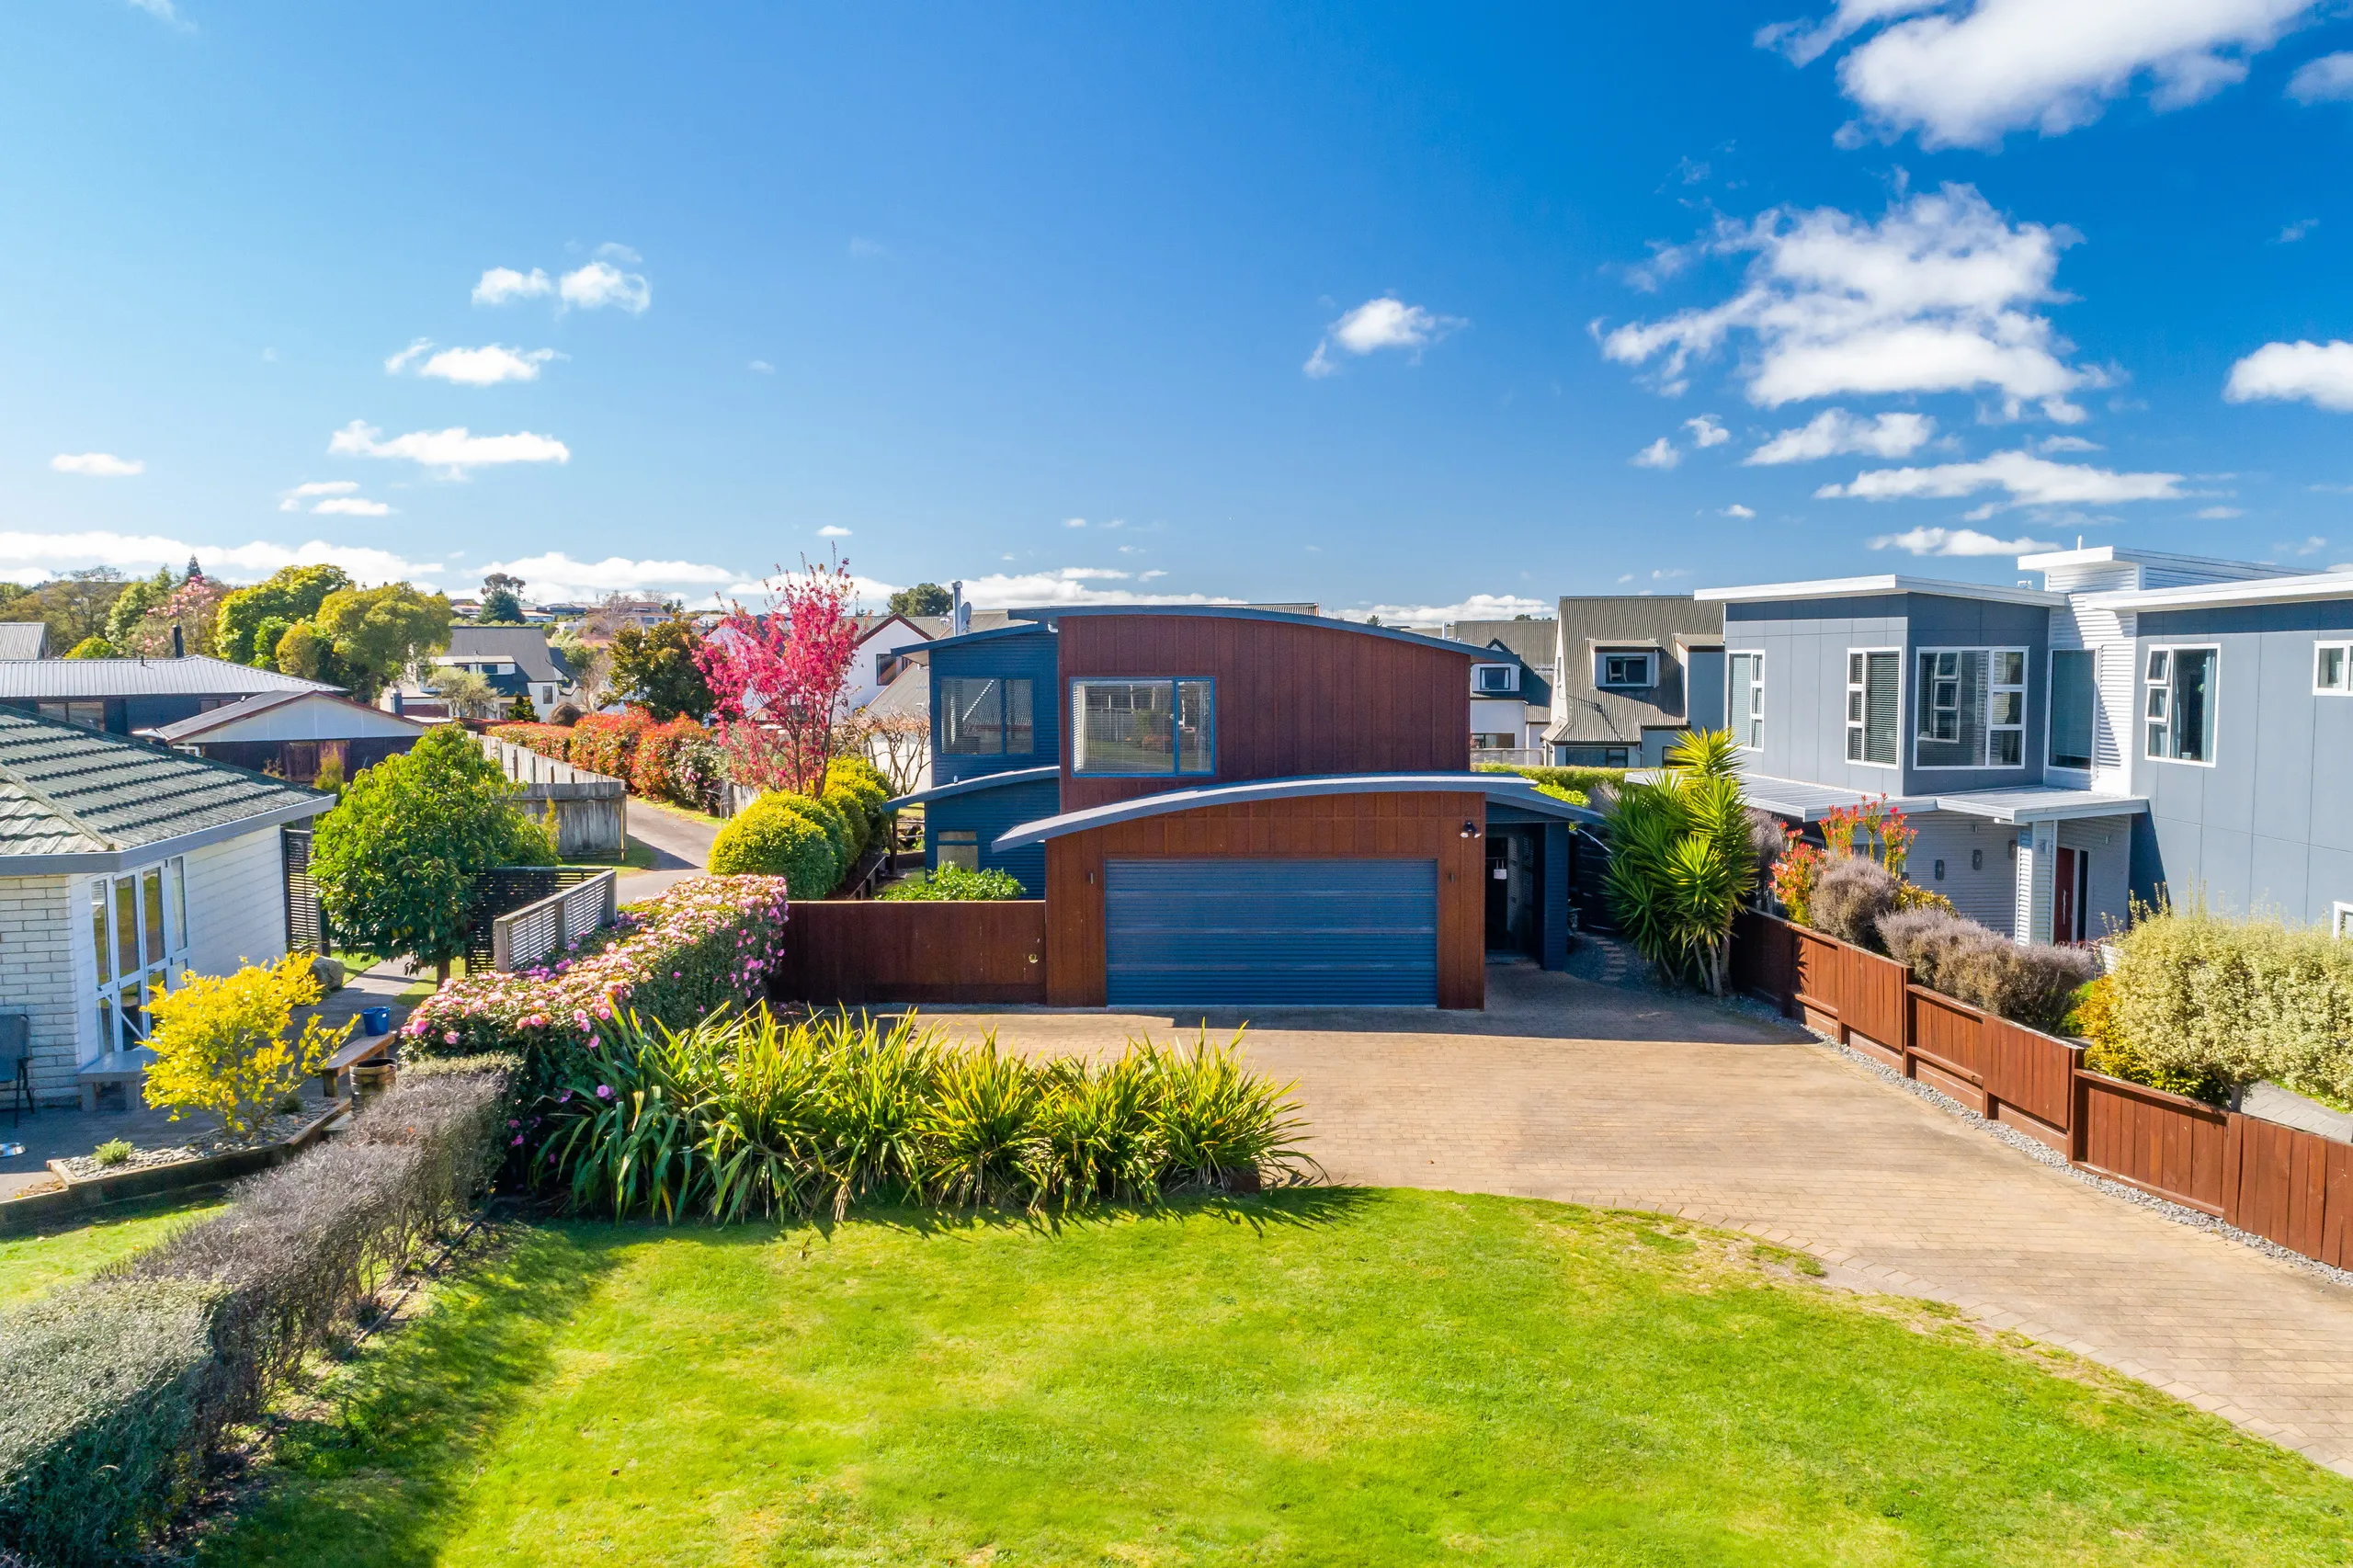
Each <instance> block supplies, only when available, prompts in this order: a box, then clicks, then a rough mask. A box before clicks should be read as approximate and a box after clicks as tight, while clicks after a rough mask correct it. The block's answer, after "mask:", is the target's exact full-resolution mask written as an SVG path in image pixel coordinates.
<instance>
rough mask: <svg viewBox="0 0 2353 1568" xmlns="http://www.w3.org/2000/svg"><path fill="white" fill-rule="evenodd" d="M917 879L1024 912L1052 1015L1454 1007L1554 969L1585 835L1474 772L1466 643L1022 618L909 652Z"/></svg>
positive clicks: (1074, 613) (1380, 632) (1571, 819)
mask: <svg viewBox="0 0 2353 1568" xmlns="http://www.w3.org/2000/svg"><path fill="white" fill-rule="evenodd" d="M922 656H923V657H924V658H925V660H926V662H927V664H928V665H929V676H930V686H931V712H932V757H931V778H932V782H931V785H930V787H929V788H928V789H926V790H923V791H921V792H919V793H917V794H915V795H911V796H908V797H905V798H904V800H903V801H901V802H900V803H901V804H920V805H922V806H923V808H924V812H925V823H926V831H925V851H924V853H925V861H926V866H927V867H929V868H935V869H936V868H938V867H939V866H944V865H955V866H964V867H968V868H973V869H979V868H987V867H994V868H996V869H1002V870H1005V871H1006V872H1009V873H1011V874H1012V875H1013V876H1015V877H1017V879H1019V880H1020V881H1021V883H1022V884H1023V886H1024V887H1025V888H1026V889H1028V890H1029V892H1031V893H1032V894H1033V895H1039V896H1042V897H1043V899H1044V901H1045V904H1046V928H1047V935H1046V942H1045V950H1044V952H1043V954H1042V955H1041V957H1042V961H1043V962H1044V963H1045V965H1046V970H1047V972H1046V981H1045V989H1046V994H1047V997H1048V999H1049V1001H1051V1003H1053V1004H1055V1005H1058V1006H1142V1007H1163V1006H1167V1007H1185V1006H1233V1005H1253V1006H1259V1005H1266V1006H1278V1005H1279V1006H1297V1005H1405V1006H1412V1005H1422V1006H1443V1007H1477V1006H1483V1002H1484V998H1485V965H1486V963H1487V960H1488V956H1489V954H1490V952H1491V951H1493V952H1498V953H1508V954H1514V955H1525V956H1527V957H1530V958H1534V959H1536V960H1540V961H1542V962H1544V963H1546V964H1548V965H1552V966H1557V965H1558V964H1560V963H1561V962H1563V960H1564V959H1565V955H1566V952H1567V943H1568V925H1569V918H1570V916H1569V888H1570V885H1571V876H1572V870H1573V856H1574V853H1575V851H1574V847H1573V845H1572V829H1573V828H1574V826H1575V825H1576V824H1578V823H1579V822H1580V821H1584V820H1590V819H1591V817H1592V813H1591V812H1586V811H1584V810H1583V809H1582V808H1578V807H1574V806H1571V805H1569V804H1567V803H1566V802H1564V801H1560V800H1557V799H1555V798H1553V797H1551V796H1546V795H1543V794H1540V793H1539V792H1538V791H1537V790H1536V789H1535V788H1534V787H1533V786H1532V785H1530V784H1529V782H1528V781H1527V780H1526V779H1524V778H1519V777H1518V776H1517V775H1512V774H1491V773H1479V772H1473V771H1472V770H1471V769H1470V767H1469V766H1468V763H1469V759H1470V756H1471V700H1472V687H1471V665H1472V663H1473V662H1474V661H1475V660H1477V659H1478V658H1479V657H1480V656H1481V654H1480V650H1479V649H1477V648H1475V647H1472V646H1470V645H1468V644H1465V643H1462V642H1449V641H1447V640H1444V639H1440V638H1436V637H1427V636H1423V635H1420V634H1418V633H1414V632H1407V631H1398V630H1394V629H1391V628H1383V627H1377V626H1368V625H1362V624H1358V623H1356V622H1352V621H1343V620H1334V619H1324V618H1323V617H1319V616H1313V615H1306V614H1299V613H1295V612H1290V611H1285V610H1274V609H1261V608H1249V607H1226V606H1198V607H1196V606H1186V607H1164V606H1086V607H1083V608H1081V607H1055V608H1043V609H1021V610H1015V611H1013V612H1011V616H1010V618H1009V619H1008V620H1007V622H1006V624H1005V625H1003V626H1000V627H996V628H993V629H990V630H987V631H972V632H969V633H967V634H965V635H963V636H953V637H946V638H942V639H939V640H938V641H935V642H930V643H929V644H927V645H926V647H925V648H924V649H923V650H922Z"/></svg>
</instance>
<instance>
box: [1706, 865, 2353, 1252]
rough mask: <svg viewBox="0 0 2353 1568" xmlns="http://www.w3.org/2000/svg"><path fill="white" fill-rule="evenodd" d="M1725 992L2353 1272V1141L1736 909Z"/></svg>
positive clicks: (2080, 1156)
mask: <svg viewBox="0 0 2353 1568" xmlns="http://www.w3.org/2000/svg"><path fill="white" fill-rule="evenodd" d="M1732 974H1733V983H1734V984H1735V985H1737V986H1739V987H1740V988H1741V989H1742V990H1744V991H1746V992H1748V993H1749V994H1752V995H1756V996H1760V997H1763V998H1764V999H1766V1000H1767V1001H1769V1002H1772V1003H1773V1004H1775V1005H1776V1006H1779V1008H1780V1009H1781V1011H1782V1012H1783V1013H1784V1014H1785V1015H1787V1016H1788V1017H1795V1018H1802V1019H1803V1020H1804V1021H1805V1022H1806V1023H1807V1024H1808V1025H1809V1026H1810V1027H1812V1028H1816V1029H1818V1030H1820V1031H1821V1032H1822V1033H1824V1034H1826V1035H1829V1036H1830V1037H1831V1038H1832V1039H1834V1040H1838V1041H1839V1042H1840V1043H1841V1044H1846V1045H1851V1046H1854V1047H1855V1048H1857V1049H1858V1050H1860V1051H1864V1052H1865V1053H1866V1054H1868V1055H1871V1056H1875V1057H1877V1058H1879V1059H1880V1060H1881V1061H1883V1062H1887V1063H1888V1064H1889V1065H1890V1066H1892V1067H1895V1068H1897V1069H1898V1070H1899V1071H1901V1072H1902V1073H1903V1074H1904V1075H1905V1076H1907V1077H1910V1078H1913V1079H1915V1080H1917V1081H1919V1082H1921V1083H1924V1084H1927V1085H1930V1086H1931V1087H1933V1088H1936V1089H1938V1090H1939V1091H1940V1092H1942V1093H1944V1094H1947V1095H1949V1096H1952V1097H1953V1098H1954V1099H1957V1100H1959V1101H1960V1102H1961V1104H1963V1105H1965V1106H1967V1107H1969V1108H1971V1109H1972V1110H1973V1111H1976V1112H1977V1113H1978V1114H1979V1115H1981V1116H1984V1117H1985V1118H1986V1119H1989V1120H1994V1121H1999V1122H2002V1123H2003V1124H2005V1125H2006V1126H2010V1127H2015V1128H2017V1129H2018V1130H2019V1131H2022V1132H2025V1133H2028V1134H2029V1135H2030V1136H2032V1137H2035V1138H2038V1139H2040V1140H2041V1141H2042V1142H2045V1143H2048V1144H2049V1145H2050V1146H2051V1147H2052V1148H2053V1149H2056V1150H2058V1151H2059V1152H2060V1153H2063V1154H2065V1155H2066V1156H2067V1158H2068V1160H2069V1161H2070V1162H2071V1163H2072V1164H2074V1165H2078V1166H2080V1167H2082V1168H2083V1169H2086V1170H2089V1171H2095V1172H2097V1173H2098V1174H2099V1175H2101V1176H2108V1177H2109V1178H2111V1179H2113V1180H2116V1181H2120V1182H2123V1183H2125V1184H2127V1185H2128V1186H2131V1187H2139V1188H2141V1189H2142V1190H2143V1191H2144V1192H2151V1193H2154V1194H2156V1195H2157V1196H2159V1197H2161V1198H2166V1199H2172V1200H2173V1201H2174V1202H2176V1203H2180V1204H2183V1205H2185V1206H2187V1207H2188V1208H2191V1209H2195V1210H2199V1211H2200V1212H2201V1213H2206V1214H2211V1215H2214V1216H2216V1217H2217V1218H2219V1219H2222V1220H2223V1221H2227V1222H2228V1223H2230V1224H2233V1225H2236V1226H2237V1227H2239V1228H2240V1229H2241V1230H2244V1231H2249V1232H2252V1233H2255V1234H2256V1235H2259V1236H2262V1237H2264V1238H2266V1239H2267V1240H2269V1241H2274V1242H2277V1243H2279V1244H2280V1245H2281V1246H2284V1247H2289V1248H2291V1249H2292V1250H2294V1251H2296V1252H2300V1253H2302V1254H2303V1255H2304V1256H2307V1257H2313V1258H2318V1259H2319V1260H2320V1261H2322V1262H2323V1263H2326V1264H2330V1265H2333V1266H2335V1267H2340V1268H2343V1267H2353V1144H2347V1143H2341V1142H2337V1141H2336V1140H2335V1139H2332V1138H2324V1137H2322V1136H2321V1135H2319V1134H2318V1133H2314V1132H2306V1131H2302V1129H2300V1128H2293V1127H2283V1126H2281V1125H2279V1123H2277V1122H2272V1121H2266V1120H2263V1119H2261V1118H2258V1117H2251V1116H2245V1115H2242V1114H2240V1113H2239V1112H2237V1111H2226V1110H2222V1109H2218V1108H2215V1107H2213V1106H2210V1105H2204V1104H2201V1103H2200V1102H2199V1101H2197V1100H2193V1099H2186V1098H2184V1097H2183V1096H2179V1095H2169V1094H2166V1093H2165V1092H2164V1091H2163V1090H2159V1089H2152V1088H2147V1087H2144V1086H2143V1085H2139V1084H2128V1083H2125V1082H2123V1081H2122V1080H2121V1079H2117V1078H2110V1077H2108V1076H2106V1075H2105V1074H2098V1073H2094V1072H2092V1071H2090V1070H2089V1069H2087V1068H2086V1067H2085V1066H2084V1062H2083V1048H2082V1047H2081V1046H2078V1045H2075V1044H2074V1043H2073V1042H2071V1041H2068V1040H2058V1039H2055V1038H2053V1037H2052V1036H2050V1035H2047V1034H2043V1033H2041V1032H2040V1031H2039V1030H2035V1029H2030V1028H2025V1027H2024V1026H2022V1025H2019V1024H2015V1023H2012V1022H2010V1021H2009V1020H2008V1019H2006V1018H2001V1017H1995V1016H1994V1015H1992V1014H1990V1013H1985V1012H1982V1011H1980V1010H1979V1009H1977V1008H1975V1007H1972V1006H1969V1005H1968V1004H1967V1003H1964V1002H1960V1001H1957V1000H1955V999H1954V998H1952V997H1950V996H1947V995H1944V994H1941V993H1938V992H1935V991H1931V990H1929V989H1927V987H1926V986H1923V985H1915V984H1913V983H1911V973H1910V971H1909V970H1908V969H1906V968H1905V966H1904V965H1903V964H1900V963H1897V962H1896V961H1895V960H1893V959H1886V958H1881V957H1880V956H1879V955H1878V954H1876V953H1869V952H1865V951H1864V950H1863V949H1859V948H1856V947H1852V946H1849V945H1848V944H1847V943H1845V942H1841V941H1839V940H1837V939H1836V937H1826V936H1824V935H1823V934H1822V933H1821V932H1819V931H1813V930H1808V929H1807V928H1805V927H1804V926H1793V925H1791V924H1790V923H1789V922H1787V921H1784V920H1777V919H1774V918H1773V917H1772V916H1771V915H1759V914H1756V912H1755V911H1753V910H1744V911H1742V913H1741V915H1740V918H1739V921H1738V923H1737V924H1736V925H1735V926H1734V927H1733V962H1732Z"/></svg>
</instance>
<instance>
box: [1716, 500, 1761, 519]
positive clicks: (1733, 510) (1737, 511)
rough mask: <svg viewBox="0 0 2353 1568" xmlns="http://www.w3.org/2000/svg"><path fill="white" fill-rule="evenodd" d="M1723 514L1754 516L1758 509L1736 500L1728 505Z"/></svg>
mask: <svg viewBox="0 0 2353 1568" xmlns="http://www.w3.org/2000/svg"><path fill="white" fill-rule="evenodd" d="M1722 516H1724V517H1755V516H1756V508H1755V507H1753V506H1742V505H1741V504H1740V503H1739V502H1737V501H1735V502H1733V504H1732V505H1731V506H1726V507H1725V508H1724V509H1723V512H1722Z"/></svg>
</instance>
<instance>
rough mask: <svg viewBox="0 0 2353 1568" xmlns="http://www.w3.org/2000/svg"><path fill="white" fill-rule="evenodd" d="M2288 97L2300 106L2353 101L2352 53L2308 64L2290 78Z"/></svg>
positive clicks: (2298, 69)
mask: <svg viewBox="0 0 2353 1568" xmlns="http://www.w3.org/2000/svg"><path fill="white" fill-rule="evenodd" d="M2288 96H2289V97H2291V98H2293V99H2295V100H2296V101H2297V102H2298V103H2300V104H2317V103H2325V102H2327V101H2329V100H2330V99H2332V98H2353V50H2340V51H2337V52H2336V53H2335V54H2324V55H2322V56H2321V57H2320V58H2319V59H2318V60H2307V61H2305V62H2303V64H2302V65H2301V66H2299V67H2297V70H2296V74H2294V75H2293V76H2290V77H2289V78H2288Z"/></svg>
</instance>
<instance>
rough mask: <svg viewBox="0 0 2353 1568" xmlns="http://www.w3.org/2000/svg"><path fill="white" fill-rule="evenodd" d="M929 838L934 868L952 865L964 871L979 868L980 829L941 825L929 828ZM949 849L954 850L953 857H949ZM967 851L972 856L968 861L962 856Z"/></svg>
mask: <svg viewBox="0 0 2353 1568" xmlns="http://www.w3.org/2000/svg"><path fill="white" fill-rule="evenodd" d="M930 839H931V864H932V869H934V870H937V869H939V868H940V867H942V866H953V867H956V868H957V869H960V870H965V871H977V870H979V869H981V830H980V829H978V828H976V827H948V826H945V825H942V826H939V827H936V828H932V829H931V830H930ZM950 850H953V851H955V858H953V859H951V858H949V851H950ZM968 853H969V854H970V855H971V857H972V858H971V859H970V860H969V861H968V860H966V859H965V858H964V857H965V855H966V854H968Z"/></svg>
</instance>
